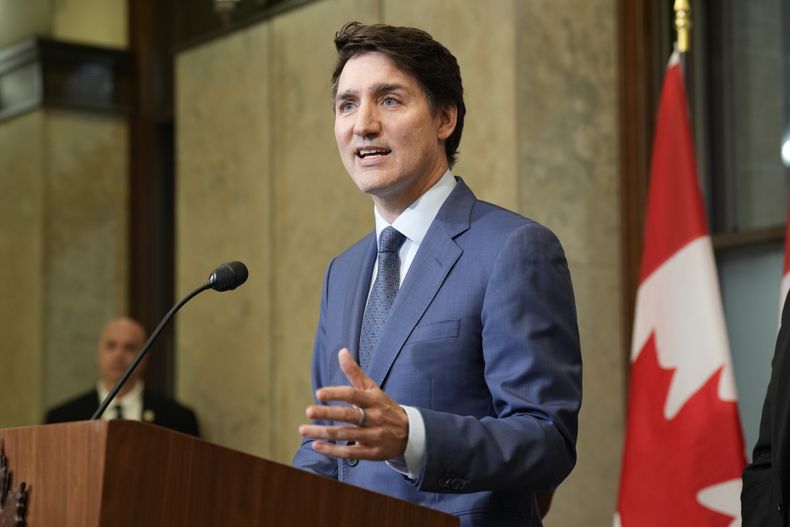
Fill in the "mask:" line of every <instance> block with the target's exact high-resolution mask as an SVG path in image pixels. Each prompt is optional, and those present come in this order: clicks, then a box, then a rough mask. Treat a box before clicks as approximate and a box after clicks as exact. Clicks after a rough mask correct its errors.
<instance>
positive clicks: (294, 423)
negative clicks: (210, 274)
mask: <svg viewBox="0 0 790 527" xmlns="http://www.w3.org/2000/svg"><path fill="white" fill-rule="evenodd" d="M377 17H378V6H377V2H372V1H369V0H339V1H324V2H316V3H314V4H310V5H309V6H307V7H305V8H304V9H297V10H294V11H292V12H290V13H287V14H286V15H284V16H281V17H278V18H276V19H274V21H273V22H272V35H273V39H272V71H271V81H272V85H271V86H272V97H273V99H272V106H271V108H272V112H273V115H272V118H273V121H272V124H273V127H274V128H275V129H276V130H277V131H278V133H277V134H276V136H274V137H273V138H272V139H273V145H274V147H273V152H275V154H274V158H273V162H274V174H275V175H276V176H275V187H274V188H275V193H276V196H277V198H276V205H275V210H276V214H275V216H274V226H275V228H274V244H275V253H276V263H275V269H274V272H275V279H274V282H275V287H274V295H275V302H276V314H275V325H274V337H275V340H274V350H275V352H274V355H273V361H274V362H273V365H274V372H275V379H276V382H275V384H274V386H275V394H274V396H275V398H276V401H277V404H276V405H275V413H274V415H273V419H274V423H276V424H277V427H276V428H273V429H272V433H273V434H274V437H273V439H272V441H274V442H275V450H274V451H273V455H274V456H275V459H278V460H283V461H288V460H290V458H291V457H292V456H293V453H294V452H295V450H296V447H297V446H298V445H299V441H300V438H299V436H298V434H297V433H296V431H297V427H298V425H299V424H302V423H304V422H306V418H305V416H304V409H305V407H306V406H307V405H308V404H310V403H311V402H312V393H313V390H312V386H311V382H310V376H309V371H310V364H311V356H312V349H313V337H314V335H315V328H316V323H317V321H318V309H319V304H320V298H321V287H322V282H323V278H324V274H325V271H326V267H327V265H328V264H329V261H330V260H331V258H332V257H334V256H336V255H337V254H339V253H340V252H341V251H343V250H344V249H345V248H347V247H348V246H350V245H351V244H352V243H354V242H355V241H357V240H358V239H359V238H361V237H362V236H364V235H365V234H367V233H368V232H369V231H370V230H372V229H373V222H374V220H373V204H372V202H371V200H370V198H369V197H368V196H365V195H364V194H363V193H361V192H360V191H359V190H358V189H357V187H356V186H355V185H354V183H353V182H352V181H351V179H350V178H349V177H348V175H347V174H346V171H345V169H344V168H343V165H342V163H341V161H340V158H339V156H338V152H337V147H336V144H335V139H334V114H333V110H332V104H331V91H330V76H331V73H332V70H333V69H334V62H335V56H336V54H335V47H334V44H333V39H334V35H335V33H336V32H337V31H338V30H339V29H340V27H341V26H342V25H343V24H344V23H346V22H348V21H350V20H360V21H363V22H367V23H372V22H376V21H377V20H378V18H377Z"/></svg>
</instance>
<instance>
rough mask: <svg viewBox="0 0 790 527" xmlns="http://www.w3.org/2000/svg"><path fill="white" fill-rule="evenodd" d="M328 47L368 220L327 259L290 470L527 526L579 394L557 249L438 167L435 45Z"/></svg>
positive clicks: (444, 64)
mask: <svg viewBox="0 0 790 527" xmlns="http://www.w3.org/2000/svg"><path fill="white" fill-rule="evenodd" d="M335 46H336V48H337V50H338V62H337V66H336V69H335V72H334V74H333V77H332V91H333V100H334V107H335V138H336V140H337V145H338V150H339V152H340V156H341V158H342V160H343V164H344V166H345V168H346V170H347V171H348V173H349V175H350V176H351V178H352V179H353V180H354V182H355V183H356V184H357V186H358V187H359V188H360V189H361V190H362V191H363V192H366V193H368V194H370V195H371V196H372V198H373V203H374V215H375V220H376V230H375V233H371V234H369V235H368V236H366V237H365V238H363V239H362V240H360V241H359V242H358V243H356V244H355V245H354V246H352V247H351V248H349V249H348V250H346V251H345V252H344V253H342V254H341V255H340V256H338V257H337V258H335V259H334V260H333V261H332V262H331V264H330V265H329V268H328V270H327V273H326V278H325V282H324V288H323V295H322V299H321V312H320V320H319V325H318V331H317V335H316V340H315V348H314V356H313V383H314V386H315V388H316V404H315V405H313V406H310V407H308V408H307V412H306V413H307V417H309V418H310V419H311V420H312V423H311V424H308V425H303V426H301V427H300V429H299V432H300V434H301V435H302V437H303V438H304V440H303V442H302V445H301V447H300V448H299V450H298V452H297V453H296V455H295V457H294V465H295V466H297V467H300V468H303V469H305V470H310V471H313V472H316V473H318V474H322V475H325V476H328V477H331V478H337V479H339V480H342V481H345V482H347V483H351V484H354V485H358V486H362V487H365V488H368V489H371V490H374V491H378V492H382V493H385V494H389V495H391V496H395V497H397V498H401V499H405V500H408V501H411V502H414V503H418V504H421V505H424V506H427V507H433V508H436V509H439V510H442V511H445V512H448V513H450V514H455V515H458V516H459V517H460V518H461V524H462V525H463V526H473V525H474V526H478V525H485V526H498V527H503V526H504V527H507V526H510V525H513V526H516V525H518V526H521V527H523V526H525V525H540V524H541V521H540V516H539V514H538V511H537V505H536V501H535V493H536V492H539V491H548V490H551V489H554V488H555V487H556V486H557V485H559V483H560V482H561V481H562V480H563V479H564V478H565V477H566V476H567V475H568V474H569V473H570V471H571V469H572V468H573V466H574V464H575V461H576V450H575V444H576V435H577V417H578V412H579V407H580V404H581V356H580V351H579V337H578V330H577V325H576V312H575V306H574V299H573V290H572V286H571V279H570V275H569V273H568V267H567V262H566V260H565V256H564V254H563V251H562V248H561V246H560V243H559V241H558V240H557V238H556V237H555V236H554V234H552V233H551V232H550V231H549V230H548V229H546V228H545V227H543V226H541V225H539V224H537V223H535V222H533V221H530V220H528V219H525V218H523V217H521V216H519V215H517V214H515V213H513V212H509V211H506V210H504V209H501V208H499V207H497V206H495V205H491V204H489V203H485V202H483V201H479V200H478V199H477V198H475V196H474V194H473V193H472V191H471V190H470V189H469V188H468V187H467V186H466V184H465V183H464V182H463V181H462V180H461V179H460V178H456V177H454V176H453V175H452V173H451V172H450V168H451V167H452V164H453V162H454V161H455V158H456V151H457V148H458V145H459V143H460V139H461V131H462V128H463V120H464V114H465V107H464V102H463V88H462V84H461V75H460V70H459V68H458V64H457V61H456V59H455V57H454V56H453V55H452V54H451V53H450V52H449V51H448V50H447V49H446V48H445V47H444V46H442V45H441V44H440V43H438V42H436V41H434V40H433V39H432V38H431V36H430V35H428V34H427V33H425V32H423V31H420V30H417V29H413V28H400V27H391V26H385V25H372V26H364V25H361V24H359V23H351V24H347V25H346V26H344V27H343V28H342V29H341V31H340V32H339V33H338V34H337V35H336V38H335ZM491 146H492V148H495V147H496V145H491ZM358 363H359V364H358Z"/></svg>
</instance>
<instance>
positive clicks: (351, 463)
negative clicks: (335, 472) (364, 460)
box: [346, 457, 359, 467]
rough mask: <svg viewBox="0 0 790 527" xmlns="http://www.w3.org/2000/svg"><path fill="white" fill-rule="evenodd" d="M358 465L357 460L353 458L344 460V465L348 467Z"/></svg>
mask: <svg viewBox="0 0 790 527" xmlns="http://www.w3.org/2000/svg"><path fill="white" fill-rule="evenodd" d="M358 464H359V460H358V459H357V458H355V457H350V458H348V459H346V465H348V466H349V467H356V466H357V465H358Z"/></svg>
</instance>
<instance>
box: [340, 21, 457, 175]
mask: <svg viewBox="0 0 790 527" xmlns="http://www.w3.org/2000/svg"><path fill="white" fill-rule="evenodd" d="M335 47H336V48H337V64H336V65H335V71H334V73H332V99H333V100H334V98H335V96H336V95H337V82H338V79H339V78H340V74H341V73H342V72H343V68H344V67H345V65H346V62H348V61H349V59H351V58H352V57H355V56H357V55H362V54H364V53H381V54H383V55H385V56H387V57H388V58H389V59H390V60H391V61H392V62H393V63H394V64H395V66H397V67H398V68H399V69H400V70H402V71H404V72H406V73H408V74H409V75H411V76H412V77H414V78H415V79H416V80H417V82H418V83H419V84H420V85H421V86H422V88H423V89H424V90H425V94H426V96H427V97H428V104H429V105H430V107H431V110H432V111H433V112H436V111H438V110H439V109H442V108H446V107H448V106H455V107H456V109H457V112H458V116H457V121H456V124H455V130H453V133H452V134H450V137H448V138H447V140H446V141H445V142H444V150H445V153H446V155H447V162H448V163H449V165H450V166H451V167H452V166H453V164H454V163H455V159H456V156H457V152H458V145H459V144H460V143H461V132H462V131H463V129H464V115H465V114H466V106H465V105H464V87H463V85H462V83H461V70H460V68H459V67H458V61H457V60H456V59H455V57H454V56H453V54H452V53H450V51H449V50H448V49H447V48H446V47H444V46H442V45H441V44H440V43H439V42H436V41H435V40H434V39H433V37H431V35H429V34H428V33H426V32H425V31H422V30H421V29H416V28H413V27H396V26H388V25H386V24H372V25H369V26H366V25H363V24H361V23H359V22H349V23H348V24H346V25H345V26H343V27H342V29H340V31H339V32H338V33H337V34H335Z"/></svg>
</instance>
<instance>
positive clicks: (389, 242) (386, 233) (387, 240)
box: [379, 227, 406, 253]
mask: <svg viewBox="0 0 790 527" xmlns="http://www.w3.org/2000/svg"><path fill="white" fill-rule="evenodd" d="M404 241H406V237H405V236H404V235H403V234H401V233H400V232H398V231H396V230H395V229H394V228H393V227H387V228H386V229H384V230H383V231H381V236H379V252H380V253H390V252H398V251H399V250H400V246H401V245H403V242H404Z"/></svg>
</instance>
